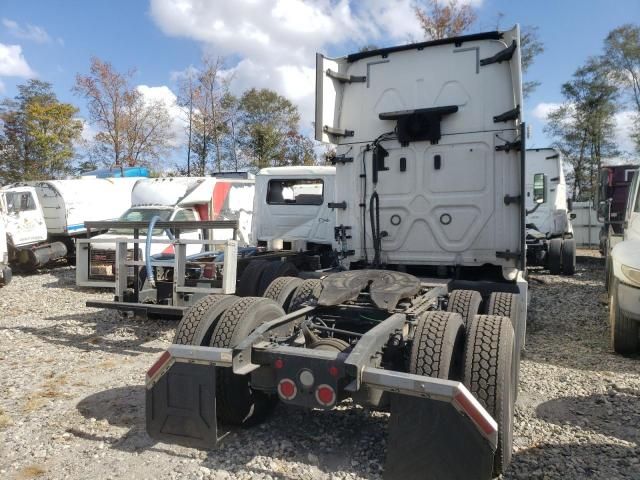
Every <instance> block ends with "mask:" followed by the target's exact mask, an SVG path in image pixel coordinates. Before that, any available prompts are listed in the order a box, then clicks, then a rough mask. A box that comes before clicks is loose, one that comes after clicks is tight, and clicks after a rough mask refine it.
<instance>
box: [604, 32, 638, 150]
mask: <svg viewBox="0 0 640 480" xmlns="http://www.w3.org/2000/svg"><path fill="white" fill-rule="evenodd" d="M603 59H604V61H605V62H606V63H607V65H608V66H609V68H610V69H611V72H612V73H613V75H612V78H613V79H614V81H615V82H616V85H618V86H619V87H620V88H621V89H622V90H623V92H625V93H626V95H625V96H622V97H621V100H622V101H623V105H624V106H626V102H624V101H625V100H626V101H627V102H629V103H630V104H631V108H632V109H633V110H634V111H635V115H634V124H633V126H632V131H631V138H632V139H633V140H634V143H635V146H636V151H637V152H638V153H640V26H638V25H632V24H626V25H622V26H620V27H618V28H616V29H614V30H612V31H611V32H609V35H607V38H606V39H605V41H604V56H603Z"/></svg>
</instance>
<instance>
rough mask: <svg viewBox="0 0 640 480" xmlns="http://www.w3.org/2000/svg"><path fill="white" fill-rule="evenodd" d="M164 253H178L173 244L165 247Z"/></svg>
mask: <svg viewBox="0 0 640 480" xmlns="http://www.w3.org/2000/svg"><path fill="white" fill-rule="evenodd" d="M162 253H163V254H165V255H170V254H172V253H176V251H175V249H174V248H173V245H169V246H168V247H167V248H165V249H164V250H162Z"/></svg>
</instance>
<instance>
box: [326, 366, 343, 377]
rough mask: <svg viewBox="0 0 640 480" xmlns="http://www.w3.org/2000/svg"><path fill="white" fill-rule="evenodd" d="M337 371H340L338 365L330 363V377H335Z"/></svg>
mask: <svg viewBox="0 0 640 480" xmlns="http://www.w3.org/2000/svg"><path fill="white" fill-rule="evenodd" d="M339 373H340V372H339V371H338V367H336V366H335V365H331V366H330V367H329V375H331V376H332V377H337V376H338V374H339Z"/></svg>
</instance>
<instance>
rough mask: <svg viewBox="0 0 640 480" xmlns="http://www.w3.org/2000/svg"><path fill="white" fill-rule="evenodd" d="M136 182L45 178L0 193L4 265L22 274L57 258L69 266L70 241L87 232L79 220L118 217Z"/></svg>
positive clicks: (71, 257) (72, 248)
mask: <svg viewBox="0 0 640 480" xmlns="http://www.w3.org/2000/svg"><path fill="white" fill-rule="evenodd" d="M137 180H138V179H136V178H121V179H92V178H81V179H75V180H50V181H41V182H28V183H21V184H15V185H11V186H8V187H4V188H2V189H0V196H2V197H3V207H2V208H3V210H2V212H1V213H2V217H3V221H4V223H5V227H6V233H7V241H8V245H9V261H10V262H11V263H12V264H14V265H15V266H17V267H19V268H21V269H25V270H32V269H34V268H36V267H39V266H42V265H46V264H47V263H49V262H51V261H54V260H57V259H62V258H68V259H69V260H70V261H71V262H72V263H73V262H74V261H75V240H76V239H77V238H80V237H83V236H85V235H86V234H87V230H86V228H85V226H84V221H85V220H88V221H91V220H111V219H115V218H118V217H119V216H120V214H122V212H123V211H125V210H126V209H127V208H129V206H130V195H131V190H132V188H133V186H134V184H135V183H136V181H137Z"/></svg>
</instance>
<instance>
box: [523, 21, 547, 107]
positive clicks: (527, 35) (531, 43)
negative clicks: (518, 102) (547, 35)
mask: <svg viewBox="0 0 640 480" xmlns="http://www.w3.org/2000/svg"><path fill="white" fill-rule="evenodd" d="M543 52H544V44H543V43H542V41H541V40H540V36H539V35H538V27H535V26H532V25H525V26H523V27H522V31H521V32H520V62H521V64H522V75H523V76H526V75H527V72H528V71H529V68H530V67H531V65H533V62H534V61H535V58H536V57H537V56H538V55H540V54H541V53H543ZM539 86H540V82H539V81H537V80H527V81H525V82H523V83H522V94H523V95H524V97H525V98H526V97H528V96H529V95H531V93H533V91H534V90H535V89H536V88H538V87H539Z"/></svg>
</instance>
